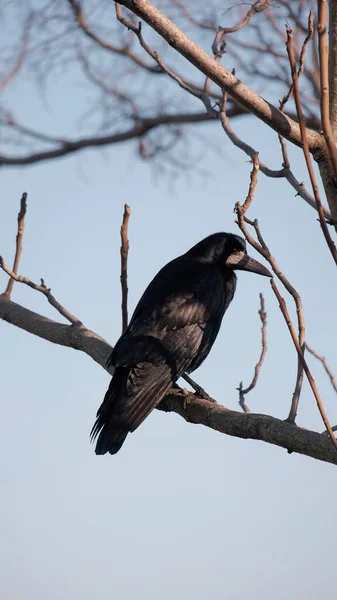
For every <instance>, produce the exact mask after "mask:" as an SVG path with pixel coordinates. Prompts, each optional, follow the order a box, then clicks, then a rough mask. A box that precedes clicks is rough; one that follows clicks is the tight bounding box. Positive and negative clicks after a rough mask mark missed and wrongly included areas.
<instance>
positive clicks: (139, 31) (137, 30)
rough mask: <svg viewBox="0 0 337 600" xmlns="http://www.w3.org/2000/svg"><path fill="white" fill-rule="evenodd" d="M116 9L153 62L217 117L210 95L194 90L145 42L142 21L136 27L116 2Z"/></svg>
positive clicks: (121, 19)
mask: <svg viewBox="0 0 337 600" xmlns="http://www.w3.org/2000/svg"><path fill="white" fill-rule="evenodd" d="M115 8H116V16H117V19H118V21H119V22H120V23H122V25H124V27H127V28H128V29H129V30H130V31H132V32H133V33H134V34H135V35H136V36H137V38H138V41H139V43H140V45H141V47H142V48H143V49H144V50H145V52H147V54H148V55H149V56H151V58H153V60H155V61H156V63H157V65H158V66H159V67H160V69H161V71H162V72H163V73H166V74H167V75H168V76H169V77H170V78H171V79H173V81H176V82H177V84H178V85H179V86H180V87H181V88H182V89H183V90H185V92H188V93H189V94H191V95H192V96H195V97H196V98H199V99H200V100H201V101H202V102H203V104H204V105H205V108H206V110H207V113H208V114H209V115H211V116H213V117H217V115H218V113H217V111H216V110H214V108H213V107H212V105H211V102H210V100H209V94H207V93H206V92H205V89H204V90H203V91H202V92H200V90H198V89H197V88H194V87H193V86H192V85H190V84H189V83H187V82H186V81H184V79H182V77H179V75H177V74H176V73H175V72H174V71H172V69H170V67H168V66H167V65H166V64H165V63H164V61H163V60H162V58H160V56H159V54H158V52H156V51H155V50H153V49H152V48H151V47H150V46H149V45H148V44H147V43H146V42H145V40H144V37H143V34H142V23H141V21H139V23H138V26H137V27H135V25H134V24H133V23H132V22H131V21H130V20H129V19H127V18H126V17H124V16H123V13H122V7H121V5H120V4H119V2H115Z"/></svg>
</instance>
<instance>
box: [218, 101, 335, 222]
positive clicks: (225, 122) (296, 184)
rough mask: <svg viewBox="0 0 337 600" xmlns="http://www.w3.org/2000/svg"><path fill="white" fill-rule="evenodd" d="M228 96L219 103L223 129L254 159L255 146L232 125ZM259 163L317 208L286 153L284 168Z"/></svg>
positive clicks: (268, 173)
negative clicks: (292, 167) (242, 138)
mask: <svg viewBox="0 0 337 600" xmlns="http://www.w3.org/2000/svg"><path fill="white" fill-rule="evenodd" d="M227 97H228V94H227V93H226V92H225V93H224V95H223V98H222V100H221V102H220V103H219V107H220V120H221V125H222V127H223V130H224V132H225V133H226V135H227V136H228V137H229V139H230V140H231V142H232V143H233V144H234V146H236V147H237V148H240V150H242V151H243V152H245V154H247V155H248V156H250V158H251V159H253V156H254V153H255V152H256V150H255V149H254V148H252V146H250V145H249V144H247V143H246V142H244V141H243V140H241V139H240V138H239V136H238V135H237V134H236V133H235V132H234V131H233V129H232V127H231V124H230V121H229V117H228V113H227V108H226V104H227ZM279 137H281V136H279ZM259 165H260V167H259V168H260V171H261V172H262V173H263V174H264V175H266V177H272V178H282V177H284V178H285V179H286V180H287V181H288V182H289V183H290V185H291V186H292V187H293V188H294V189H295V190H296V192H297V193H296V196H300V197H301V198H302V199H303V200H305V202H307V204H309V205H310V206H311V207H312V208H314V209H315V210H317V204H316V201H315V198H314V197H313V196H311V194H309V192H308V191H307V190H306V188H305V186H304V184H303V183H301V182H300V181H299V180H298V179H296V177H295V175H294V174H293V172H292V171H291V169H290V166H289V161H288V162H286V160H285V154H283V169H279V170H273V169H270V168H269V167H267V165H265V164H264V163H262V162H261V161H259ZM323 210H324V216H325V218H326V219H328V220H329V221H330V220H331V219H332V216H331V213H330V211H329V210H328V209H327V208H325V207H324V208H323Z"/></svg>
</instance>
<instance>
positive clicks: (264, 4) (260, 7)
mask: <svg viewBox="0 0 337 600" xmlns="http://www.w3.org/2000/svg"><path fill="white" fill-rule="evenodd" d="M271 1H272V0H262V1H261V0H257V1H256V2H254V4H253V6H252V7H251V8H250V9H249V11H248V12H247V13H246V14H245V15H244V17H243V19H242V20H241V21H240V22H239V23H237V24H236V25H233V27H219V29H218V33H217V34H216V36H215V40H214V42H213V44H212V50H213V54H214V55H216V54H217V51H218V46H219V44H220V43H221V44H223V43H224V42H223V40H224V37H225V35H226V34H227V33H235V32H236V31H239V30H240V29H243V27H246V25H248V23H249V21H250V19H251V18H252V16H253V15H255V14H256V13H260V12H263V11H264V10H266V8H268V6H269V4H270V3H271Z"/></svg>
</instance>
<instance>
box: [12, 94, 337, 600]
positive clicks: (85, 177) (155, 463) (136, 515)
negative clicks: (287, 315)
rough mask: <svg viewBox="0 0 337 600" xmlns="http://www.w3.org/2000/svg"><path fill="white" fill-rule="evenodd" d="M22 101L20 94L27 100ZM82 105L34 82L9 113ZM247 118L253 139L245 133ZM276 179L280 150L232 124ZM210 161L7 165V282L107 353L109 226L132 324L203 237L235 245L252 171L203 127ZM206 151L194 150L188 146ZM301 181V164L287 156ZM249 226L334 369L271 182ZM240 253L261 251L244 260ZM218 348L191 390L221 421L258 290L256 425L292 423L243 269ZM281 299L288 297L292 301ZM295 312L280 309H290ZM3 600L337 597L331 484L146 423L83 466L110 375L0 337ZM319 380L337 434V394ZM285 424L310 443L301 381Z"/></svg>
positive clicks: (115, 331)
mask: <svg viewBox="0 0 337 600" xmlns="http://www.w3.org/2000/svg"><path fill="white" fill-rule="evenodd" d="M22 90H23V91H24V93H23V91H22ZM80 93H81V90H80V89H78V88H76V86H75V87H69V95H67V94H64V93H61V92H58V91H55V94H56V96H55V97H54V101H55V105H53V106H48V107H45V105H43V104H42V103H41V102H40V101H39V99H38V96H37V94H36V93H35V91H34V89H33V87H32V86H30V85H29V84H24V85H23V86H22V87H20V86H19V85H17V86H16V87H15V88H14V91H13V93H12V94H10V93H7V96H6V98H5V100H6V102H7V103H11V105H12V107H13V109H14V108H15V109H16V110H17V111H18V114H20V115H21V116H22V119H24V118H28V117H29V116H31V117H32V118H34V119H35V121H36V123H41V126H42V125H43V123H44V122H45V121H47V119H49V120H50V119H51V118H52V119H53V123H54V125H55V128H57V127H58V126H60V127H61V123H62V121H63V118H64V117H65V116H66V114H67V118H70V117H69V114H68V113H67V103H69V105H70V106H74V105H76V99H77V98H78V94H80ZM248 123H249V124H248ZM233 126H235V128H236V130H237V131H238V132H239V133H241V134H242V135H244V136H245V139H246V140H247V141H250V142H254V143H256V144H258V149H259V150H260V156H261V160H264V161H266V162H267V161H268V163H269V166H271V167H274V168H278V167H279V165H280V162H281V160H280V152H279V147H278V142H277V138H276V136H274V135H273V134H271V133H270V132H269V131H268V130H267V129H266V127H264V126H261V125H259V124H257V123H255V124H254V123H253V121H250V122H248V121H247V120H241V121H240V122H238V121H236V122H235V123H234V122H233ZM202 131H203V134H204V137H205V139H207V137H208V139H209V140H210V145H212V146H214V145H215V144H216V146H217V152H213V151H212V150H211V149H209V148H207V144H205V143H204V144H203V145H201V144H200V143H199V142H197V141H196V142H195V144H196V146H195V147H196V149H197V150H199V151H200V154H201V155H204V156H203V158H202V161H201V162H200V167H202V168H203V169H206V170H207V171H208V173H209V175H208V176H207V177H205V176H199V175H198V174H197V172H192V173H191V174H190V176H189V177H187V176H183V177H181V178H180V179H175V178H174V180H172V178H171V179H170V178H167V177H157V178H156V177H155V176H154V173H153V171H151V170H150V169H149V167H148V166H147V165H146V164H145V163H141V162H140V161H139V159H138V158H137V155H136V154H135V153H134V150H133V147H132V146H131V145H123V146H116V147H115V148H113V149H111V150H105V151H104V152H93V151H85V152H82V153H80V154H78V155H76V156H73V157H71V158H66V159H61V160H58V161H55V162H49V163H44V164H40V165H37V166H34V167H29V168H26V169H2V170H1V173H0V178H1V196H2V206H1V224H0V237H1V248H0V253H1V254H2V255H3V256H4V259H5V260H6V262H8V263H11V261H12V257H13V251H14V242H15V234H16V216H17V212H18V207H19V200H20V196H21V194H22V192H23V191H27V192H28V214H27V218H26V231H25V238H24V251H23V256H22V260H21V265H20V273H22V274H25V275H27V276H28V277H30V278H31V279H33V280H35V281H38V280H39V278H40V277H44V279H45V281H46V283H47V285H48V286H50V287H51V288H52V291H53V293H54V295H55V296H56V297H57V299H58V300H59V301H60V302H61V303H62V304H64V305H65V306H66V307H67V308H68V309H69V310H70V311H71V312H73V313H75V314H76V315H77V316H78V317H79V318H80V319H81V320H82V321H84V323H85V324H86V325H87V326H88V327H90V328H91V329H93V330H95V331H97V332H98V333H99V334H101V335H102V336H103V337H105V338H106V339H108V340H109V341H111V343H114V342H115V341H116V339H117V338H118V336H119V333H120V328H121V311H120V303H121V298H120V283H119V269H120V265H119V260H120V259H119V244H120V240H119V228H120V223H121V216H122V210H123V204H124V203H125V202H127V203H128V204H130V205H131V210H132V216H131V221H130V231H129V233H130V257H129V287H130V311H132V309H133V308H134V306H135V304H136V302H137V300H138V298H139V296H140V294H141V293H142V292H143V290H144V288H145V286H146V285H147V284H148V282H149V281H150V279H151V278H152V277H153V275H154V274H155V273H156V272H157V270H158V269H159V268H160V267H161V266H162V265H163V264H165V263H166V262H167V261H168V260H170V259H171V258H173V257H175V256H177V255H178V254H180V253H181V252H184V251H186V250H187V249H188V248H189V247H190V246H191V245H193V244H194V243H195V242H196V241H198V240H199V239H201V238H202V237H204V236H206V235H208V234H209V233H212V232H214V231H219V230H224V231H234V232H236V231H237V230H236V225H235V223H234V215H233V206H234V204H235V202H236V201H243V200H244V198H245V195H246V193H247V189H248V181H249V170H250V165H249V164H248V163H247V161H246V157H245V156H244V155H243V154H242V153H240V152H239V151H238V150H236V149H234V148H233V146H232V145H231V144H230V142H229V141H227V139H226V138H225V137H224V136H223V134H222V132H221V131H220V127H218V128H216V126H212V127H211V126H205V127H204V128H203V130H202ZM198 144H199V146H198ZM292 160H293V167H294V170H295V172H296V174H297V176H298V178H299V179H300V180H307V176H306V173H305V171H304V168H303V164H302V158H301V155H300V154H299V153H294V156H293V158H292ZM250 216H251V217H252V218H253V217H256V216H257V217H259V219H260V225H261V228H262V230H263V232H264V234H265V237H266V240H267V241H268V242H270V246H271V248H272V251H273V253H274V255H275V256H276V257H277V259H278V260H279V264H280V266H281V268H282V270H283V271H284V272H285V273H286V274H287V276H288V277H289V279H290V281H291V282H293V283H295V284H296V286H297V288H298V290H299V291H300V293H301V294H302V298H303V303H304V308H305V316H306V323H307V338H308V342H310V343H311V344H312V345H313V346H314V347H315V348H316V349H317V351H319V352H321V353H323V354H325V355H326V356H327V358H328V360H329V362H330V364H331V367H332V368H334V370H335V372H337V360H336V352H335V345H334V341H335V340H334V337H335V336H334V333H335V322H336V318H335V306H336V301H335V299H336V293H337V285H336V278H335V270H334V266H333V264H332V261H331V259H330V257H329V253H328V251H327V249H326V247H325V244H324V241H323V239H322V235H321V233H320V228H319V225H318V222H317V220H316V215H315V213H314V211H313V210H312V209H310V208H309V207H307V206H306V205H304V204H303V202H302V201H301V200H300V199H299V198H296V197H295V193H294V191H293V190H292V189H291V188H290V187H288V186H287V185H286V183H284V182H283V181H281V180H276V181H273V180H268V179H266V178H265V177H264V176H263V175H262V174H260V176H259V184H258V188H257V192H256V199H255V200H254V204H253V206H252V209H251V212H250ZM252 255H254V256H256V255H255V254H254V251H252ZM238 279H239V281H238V288H237V294H236V297H235V300H234V302H233V303H232V305H231V307H230V309H229V311H228V313H227V315H226V317H225V319H224V322H223V327H222V330H221V333H220V335H219V337H218V340H217V342H216V344H215V346H214V349H213V350H212V352H211V354H210V356H209V358H208V359H207V361H206V363H205V364H204V365H203V366H202V367H201V368H200V369H199V370H198V371H197V372H196V373H195V379H196V380H197V381H198V382H200V384H201V385H202V386H203V387H204V388H206V389H207V391H208V392H209V393H210V394H211V395H212V396H213V397H214V398H216V399H217V400H218V401H219V402H221V403H223V404H224V405H225V406H227V407H229V408H233V409H237V407H238V404H237V402H238V397H237V392H236V387H237V386H238V384H239V382H240V381H241V380H243V381H244V383H249V381H250V379H251V377H252V373H253V367H254V364H255V362H256V360H257V358H258V355H259V352H260V322H259V318H258V314H257V311H258V308H259V299H258V294H259V292H261V291H262V292H263V294H264V296H265V300H266V308H267V311H268V354H267V358H266V361H265V364H264V366H263V369H262V372H261V376H260V379H259V383H258V386H257V388H256V390H255V391H254V392H252V393H251V394H250V395H249V397H248V398H247V403H248V405H249V406H250V408H251V409H252V410H253V411H255V412H266V413H269V414H272V415H274V416H277V417H280V418H284V417H286V416H287V413H288V410H289V406H290V402H291V396H292V391H293V386H294V382H295V377H296V356H295V351H294V348H293V345H292V343H291V340H290V338H289V335H288V332H287V330H286V326H285V324H284V322H283V318H282V316H281V315H280V313H279V310H278V307H277V304H276V301H275V299H274V297H273V295H272V293H271V290H270V286H269V283H268V280H267V279H265V278H259V277H258V276H254V275H251V274H246V273H240V274H239V277H238ZM6 281H7V280H6V277H4V275H1V286H2V289H4V287H5V285H6ZM13 300H15V301H17V302H20V303H22V304H24V305H25V306H27V307H29V308H31V309H33V310H35V311H37V312H40V313H41V314H44V315H46V316H50V317H52V318H54V319H56V320H61V318H60V317H59V316H58V314H57V313H55V312H54V311H53V310H52V308H51V307H50V306H49V305H48V304H47V302H46V300H45V298H44V297H42V296H41V295H39V294H38V293H35V292H33V291H32V290H30V289H25V287H24V286H23V285H19V284H16V285H15V288H14V292H13ZM289 302H290V300H289ZM291 310H292V314H293V315H294V311H293V307H292V306H291ZM0 328H1V346H2V353H1V358H0V364H1V399H2V400H1V407H2V415H1V417H2V434H1V438H0V478H1V496H0V512H1V516H2V518H1V530H0V532H1V533H0V538H1V544H0V547H1V556H0V565H1V566H0V579H1V588H2V597H3V598H4V599H6V600H27V599H28V598H32V599H33V598H34V600H45V599H46V598H48V600H73V599H74V598H80V599H81V600H89V599H91V598H98V597H118V598H119V599H120V600H131V599H134V598H137V599H139V600H142V599H143V598H144V600H145V599H146V600H152V599H153V600H154V599H157V598H161V599H162V600H171V599H172V598H173V597H175V598H193V599H194V600H204V599H205V598H209V597H211V598H214V599H217V598H224V597H226V598H230V599H231V600H246V599H247V598H249V599H250V598H259V599H260V600H269V599H270V598H271V597H272V598H273V599H274V600H281V599H282V600H283V599H284V598H289V599H294V600H295V599H296V600H302V599H303V600H304V599H305V600H317V598H318V597H322V596H324V595H327V594H330V595H331V593H332V591H331V590H333V589H334V588H335V570H336V568H335V562H336V561H335V537H336V533H337V527H336V501H335V498H336V493H337V484H336V471H335V468H334V467H333V466H331V465H327V464H324V463H320V462H318V461H314V460H313V459H309V458H306V457H303V456H296V455H294V454H292V455H288V454H287V452H286V451H285V450H282V449H280V448H277V447H273V446H270V445H267V444H264V443H262V442H253V441H244V440H238V439H235V438H230V437H225V436H224V435H220V434H218V433H216V432H213V431H210V430H207V429H206V428H205V427H202V426H194V425H189V424H187V423H185V422H184V421H183V420H182V419H181V418H180V417H178V416H177V415H170V414H169V415H167V414H162V413H159V412H157V411H155V412H154V413H153V414H152V415H151V416H150V417H149V418H148V419H147V420H146V421H145V422H144V424H143V425H142V426H141V428H139V430H137V432H135V433H134V434H133V435H130V436H129V437H128V439H127V441H126V443H125V445H124V447H123V449H122V451H121V452H120V453H119V454H118V455H116V456H114V457H110V456H106V457H103V458H102V457H96V456H95V455H94V450H93V447H92V446H91V445H90V443H89V431H90V428H91V426H92V424H93V421H94V417H95V412H96V410H97V407H98V406H99V404H100V402H101V400H102V398H103V395H104V393H105V390H106V387H107V385H108V383H109V376H108V374H107V373H105V372H104V371H103V370H102V369H101V368H100V367H99V366H98V365H97V364H95V363H94V362H93V361H92V360H90V359H89V358H88V357H87V356H86V355H84V354H81V353H80V352H76V351H74V350H70V349H65V348H62V347H57V346H54V345H52V344H50V343H48V342H45V341H43V340H41V339H38V338H34V337H33V336H31V335H28V334H27V333H25V332H23V331H20V330H19V329H16V328H14V327H13V326H10V325H8V324H6V323H3V322H2V323H0ZM313 371H314V374H315V377H316V380H317V383H318V385H319V388H320V391H321V393H322V395H323V398H324V400H325V403H326V407H327V410H328V411H329V415H330V419H331V421H332V422H333V424H334V422H336V421H337V398H336V397H335V396H334V395H333V391H332V390H331V388H330V386H329V383H328V381H327V380H326V379H325V378H324V376H323V375H322V372H321V368H320V365H319V364H316V363H313ZM298 424H299V425H301V426H303V427H310V428H311V427H312V428H315V429H317V430H318V431H321V430H323V428H324V427H323V425H322V423H321V422H320V417H319V415H318V412H317V409H316V406H315V401H314V398H313V396H312V394H311V392H310V390H309V389H308V386H307V384H305V385H304V391H303V394H302V398H301V402H300V410H299V418H298Z"/></svg>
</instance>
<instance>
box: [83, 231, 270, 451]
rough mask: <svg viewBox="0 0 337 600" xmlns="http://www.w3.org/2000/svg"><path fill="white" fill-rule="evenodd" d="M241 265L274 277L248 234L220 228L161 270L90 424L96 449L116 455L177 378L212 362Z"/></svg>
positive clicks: (116, 353) (112, 360)
mask: <svg viewBox="0 0 337 600" xmlns="http://www.w3.org/2000/svg"><path fill="white" fill-rule="evenodd" d="M239 269H241V270H243V271H252V272H253V273H259V274H260V275H266V276H267V277H272V274H271V273H270V272H269V271H268V269H266V267H264V266H263V265H262V264H260V263H259V262H258V261H256V260H254V259H253V258H251V257H250V256H248V254H247V252H246V243H245V241H244V240H243V239H242V238H241V237H239V236H238V235H234V234H232V233H214V234H213V235H210V236H208V237H206V238H205V239H204V240H202V241H201V242H199V243H198V244H196V245H195V246H193V248H191V249H190V250H188V251H187V252H186V253H185V254H183V255H182V256H178V258H175V259H174V260H172V261H171V262H169V263H168V264H167V265H165V267H163V268H162V269H161V270H160V271H159V273H157V275H156V276H155V277H154V279H153V280H152V281H151V283H150V284H149V286H148V287H147V289H146V290H145V292H144V294H143V295H142V297H141V299H140V300H139V302H138V305H137V307H136V309H135V311H134V313H133V316H132V318H131V321H130V324H129V326H128V327H127V329H126V330H125V331H124V333H123V334H122V335H121V337H120V338H119V340H118V342H117V343H116V346H115V347H114V349H113V351H112V353H111V355H110V357H109V360H108V367H111V366H113V367H114V374H113V377H112V379H111V382H110V385H109V388H108V390H107V392H106V394H105V397H104V400H103V402H102V404H101V406H100V408H99V410H98V412H97V419H96V422H95V424H94V426H93V428H92V430H91V440H94V439H95V438H96V437H97V436H98V439H97V444H96V449H95V452H96V454H106V453H107V452H110V454H116V453H117V452H118V450H120V448H121V446H122V444H123V442H124V440H125V438H126V436H127V434H128V433H130V432H132V431H135V429H137V427H139V425H140V424H141V423H142V421H144V419H145V418H146V417H147V416H148V415H149V414H150V412H151V411H152V410H153V409H154V408H155V407H156V406H157V405H158V404H159V403H160V401H161V400H162V398H163V397H164V396H165V394H166V392H167V391H168V390H169V388H170V387H172V385H174V384H175V382H176V381H177V379H179V377H181V376H182V375H183V374H184V373H191V372H192V371H194V370H195V369H197V368H198V367H199V366H200V365H201V363H202V362H203V361H204V360H205V358H206V357H207V355H208V353H209V351H210V350H211V348H212V346H213V344H214V341H215V339H216V337H217V335H218V332H219V329H220V325H221V321H222V318H223V316H224V314H225V312H226V310H227V308H228V306H229V304H230V303H231V301H232V299H233V296H234V293H235V288H236V275H235V273H234V271H235V270H239Z"/></svg>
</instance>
